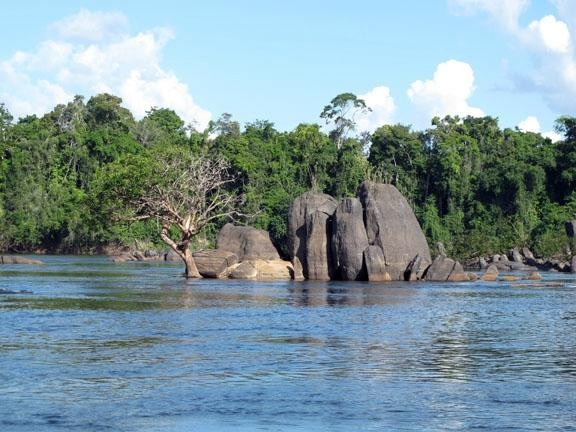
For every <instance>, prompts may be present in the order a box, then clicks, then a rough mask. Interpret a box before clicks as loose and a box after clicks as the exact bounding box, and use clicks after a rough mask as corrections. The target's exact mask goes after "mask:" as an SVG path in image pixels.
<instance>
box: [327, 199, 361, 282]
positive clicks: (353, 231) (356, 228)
mask: <svg viewBox="0 0 576 432" xmlns="http://www.w3.org/2000/svg"><path fill="white" fill-rule="evenodd" d="M363 215H364V210H363V209H362V204H361V203H360V200H359V199H358V198H345V199H344V200H343V201H342V202H341V203H340V204H339V205H338V207H337V208H336V212H335V213H334V223H333V235H332V248H333V251H334V253H333V257H334V263H335V265H336V267H337V269H338V272H339V275H340V278H341V279H342V280H366V278H367V275H366V267H365V265H364V250H365V249H366V248H367V247H368V237H367V236H366V229H365V228H364V217H363Z"/></svg>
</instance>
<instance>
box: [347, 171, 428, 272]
mask: <svg viewBox="0 0 576 432" xmlns="http://www.w3.org/2000/svg"><path fill="white" fill-rule="evenodd" d="M358 196H359V198H360V201H361V203H362V207H363V208H364V223H365V227H366V234H367V236H368V242H369V244H370V245H375V246H379V247H380V248H381V249H382V252H383V255H384V262H385V268H386V272H387V273H388V274H389V275H390V276H391V277H392V279H393V280H404V277H405V271H406V269H407V267H408V265H409V264H410V263H411V262H412V261H413V260H414V259H415V257H416V256H419V257H420V259H421V260H422V264H421V265H423V266H427V265H429V264H430V263H431V262H432V259H431V256H430V249H429V248H428V243H427V241H426V237H425V236H424V233H423V232H422V229H421V228H420V224H419V223H418V220H417V219H416V216H415V215H414V212H413V211H412V208H411V207H410V205H409V204H408V201H407V200H406V198H404V196H403V195H402V194H401V193H400V192H399V191H398V189H396V188H395V187H394V186H393V185H389V184H380V183H373V182H368V181H366V182H364V183H362V184H361V185H360V188H359V190H358Z"/></svg>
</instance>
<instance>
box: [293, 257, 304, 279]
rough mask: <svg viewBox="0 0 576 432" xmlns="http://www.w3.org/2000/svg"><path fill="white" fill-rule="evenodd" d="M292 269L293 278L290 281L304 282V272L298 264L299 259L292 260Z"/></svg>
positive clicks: (300, 264)
mask: <svg viewBox="0 0 576 432" xmlns="http://www.w3.org/2000/svg"><path fill="white" fill-rule="evenodd" d="M292 267H294V276H293V277H292V279H294V280H295V281H303V280H304V270H303V269H302V263H301V262H300V258H298V257H297V256H295V257H294V259H293V260H292Z"/></svg>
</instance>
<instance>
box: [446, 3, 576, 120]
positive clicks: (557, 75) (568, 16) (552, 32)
mask: <svg viewBox="0 0 576 432" xmlns="http://www.w3.org/2000/svg"><path fill="white" fill-rule="evenodd" d="M551 1H552V3H553V4H554V5H555V6H556V8H557V10H558V13H559V16H560V18H558V17H556V16H554V15H547V16H544V17H542V18H540V19H536V20H533V21H531V22H530V23H529V24H528V25H527V26H522V25H521V23H520V17H521V15H522V13H523V12H524V11H525V10H526V8H527V6H528V5H529V1H527V0H507V1H500V0H449V4H450V6H451V7H452V10H453V11H454V12H456V13H458V12H459V11H460V12H466V13H475V12H486V13H488V14H490V15H491V16H492V17H494V18H495V19H496V21H498V22H499V23H500V24H501V25H502V27H503V28H504V30H505V31H506V32H507V33H508V34H509V35H510V36H511V37H512V38H513V39H514V40H515V41H517V42H519V44H520V46H523V47H524V48H525V49H526V51H527V52H528V53H529V54H530V55H531V57H532V61H533V65H534V68H533V69H532V70H528V71H522V72H520V71H516V72H515V73H514V75H513V76H512V80H513V83H514V88H515V90H517V91H522V92H537V93H539V94H541V95H542V96H543V98H544V99H545V100H546V102H547V104H548V106H549V107H550V108H551V109H552V110H553V111H555V112H556V113H559V114H562V113H566V112H572V111H575V110H576V51H575V47H574V43H573V40H572V38H573V36H572V33H573V32H574V31H576V28H575V26H576V2H574V1H573V0H551Z"/></svg>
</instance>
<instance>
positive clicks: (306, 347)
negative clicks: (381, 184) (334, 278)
mask: <svg viewBox="0 0 576 432" xmlns="http://www.w3.org/2000/svg"><path fill="white" fill-rule="evenodd" d="M42 259H43V260H44V261H45V262H46V265H44V266H38V267H29V266H16V265H4V266H1V267H0V288H1V289H9V290H29V291H32V293H31V294H16V295H2V296H0V431H2V432H14V431H18V432H21V431H26V432H27V431H140V432H141V431H146V432H148V431H386V430H391V431H402V430H417V431H446V430H458V431H460V430H476V429H484V430H490V431H492V430H547V431H553V430H558V431H560V430H562V431H567V430H576V276H574V275H565V274H564V275H561V274H552V273H551V274H546V275H545V279H544V281H543V282H542V283H534V282H532V283H530V284H528V283H508V282H496V283H488V282H474V283H472V282H470V283H460V284H455V283H450V284H435V283H387V284H370V283H366V282H330V283H317V282H302V283H298V282H295V283H293V282H245V281H219V280H197V281H195V280H190V281H187V280H185V279H184V278H182V277H181V273H182V267H181V266H180V265H178V264H164V263H161V264H160V263H158V264H150V263H125V264H112V263H110V262H109V261H108V260H107V259H106V258H104V257H56V256H54V257H52V256H46V257H42Z"/></svg>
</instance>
